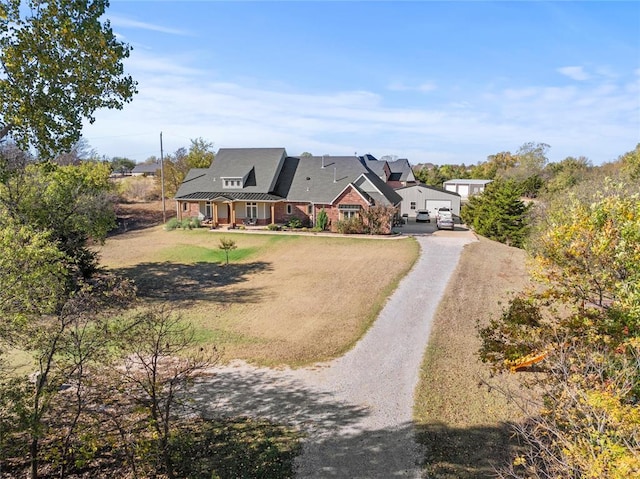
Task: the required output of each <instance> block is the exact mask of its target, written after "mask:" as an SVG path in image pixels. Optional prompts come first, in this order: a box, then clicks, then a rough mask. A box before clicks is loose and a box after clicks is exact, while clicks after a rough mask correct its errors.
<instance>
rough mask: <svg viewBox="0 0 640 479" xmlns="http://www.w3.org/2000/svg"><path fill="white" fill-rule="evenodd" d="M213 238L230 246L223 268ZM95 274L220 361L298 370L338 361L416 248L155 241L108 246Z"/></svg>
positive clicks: (155, 233)
mask: <svg viewBox="0 0 640 479" xmlns="http://www.w3.org/2000/svg"><path fill="white" fill-rule="evenodd" d="M221 238H229V239H232V240H234V241H235V242H236V246H237V248H236V249H235V250H233V251H231V252H230V264H229V265H228V266H225V265H224V263H225V259H224V256H225V253H224V251H222V250H220V248H219V244H220V239H221ZM98 252H99V254H100V257H101V264H102V265H104V266H106V267H107V268H109V269H111V270H114V271H116V272H118V273H120V274H123V275H126V276H128V277H131V278H133V279H134V280H135V281H136V284H137V285H138V288H139V295H140V297H141V298H142V299H144V300H147V301H167V302H171V304H172V305H174V307H175V308H176V310H179V311H180V312H181V313H182V314H183V316H184V318H185V319H188V320H190V321H191V322H192V323H193V324H194V325H195V326H196V329H197V334H198V338H199V339H200V340H201V341H203V342H210V343H215V344H216V345H218V346H219V347H220V348H221V349H222V351H223V357H224V359H236V358H237V359H244V360H247V361H249V362H252V363H256V364H262V365H271V366H273V365H280V364H286V365H290V366H301V365H305V364H309V363H313V362H316V361H322V360H327V359H330V358H333V357H336V356H339V355H340V354H342V353H344V352H345V351H347V350H348V349H349V348H350V347H352V346H353V344H355V342H356V341H357V339H358V338H359V337H361V336H362V334H363V332H364V331H366V329H367V328H368V327H369V326H370V325H371V323H372V322H373V320H374V319H375V318H376V316H377V314H378V312H379V311H380V309H381V308H382V306H383V304H384V302H385V300H386V298H387V297H388V296H389V294H390V293H391V292H392V291H393V290H394V289H395V287H396V286H397V284H398V281H399V280H400V279H401V278H402V277H403V276H404V275H405V274H406V273H407V271H408V270H409V269H410V268H411V266H412V265H413V264H414V262H415V260H416V259H417V256H418V253H419V246H418V244H417V242H416V241H415V240H413V239H411V238H404V239H384V240H382V239H361V238H357V239H356V238H339V237H324V236H311V235H309V236H294V235H285V234H269V235H264V234H236V233H229V232H227V233H224V232H211V231H209V230H205V229H200V230H192V231H183V230H176V231H164V230H163V229H162V228H161V227H156V228H152V229H145V230H140V231H132V232H129V233H126V234H124V235H117V236H114V237H112V238H109V239H108V240H107V242H106V244H105V245H104V246H102V247H100V248H99V249H98Z"/></svg>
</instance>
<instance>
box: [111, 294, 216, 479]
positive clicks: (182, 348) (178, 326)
mask: <svg viewBox="0 0 640 479" xmlns="http://www.w3.org/2000/svg"><path fill="white" fill-rule="evenodd" d="M194 338H195V336H194V329H193V327H192V326H191V325H190V324H188V323H186V322H184V321H183V320H182V319H181V317H180V316H179V315H177V314H174V313H173V312H172V311H171V310H170V309H169V308H167V307H166V306H158V307H153V308H149V309H146V310H144V311H142V312H139V313H137V314H136V315H135V316H134V317H133V318H132V325H131V327H130V328H128V329H127V332H126V335H125V344H124V349H123V351H124V352H125V354H126V356H125V358H124V368H123V369H118V370H117V371H116V376H118V378H119V379H118V384H119V385H120V388H121V389H120V390H121V391H123V396H122V397H121V402H124V403H125V404H126V403H127V402H128V403H130V404H131V406H132V408H133V409H132V410H135V411H137V412H141V413H142V414H143V417H144V419H143V424H144V425H145V426H146V427H147V428H148V430H149V431H151V434H152V435H151V438H152V440H151V443H150V445H149V446H150V447H149V450H148V452H147V456H148V457H149V459H150V462H151V463H152V469H153V470H155V471H156V472H164V473H165V474H166V475H167V477H169V478H172V477H176V475H175V472H174V466H173V464H174V459H173V454H172V452H171V448H170V447H171V438H172V436H174V435H175V427H174V420H175V414H176V409H177V408H178V407H179V406H180V405H184V403H185V401H186V400H187V397H188V396H186V394H185V393H186V391H187V390H188V388H189V386H190V385H191V383H192V382H193V380H194V378H195V377H196V376H197V375H199V374H201V373H202V371H203V370H204V369H205V368H208V367H211V366H212V365H213V364H214V363H215V362H216V361H217V359H218V354H217V352H216V351H215V349H212V350H209V349H206V350H205V349H204V348H199V350H195V352H194V346H195V339H194ZM121 407H122V406H121ZM125 408H126V406H125ZM137 427H141V425H138V426H137ZM130 434H131V435H132V436H134V437H135V436H136V433H135V430H133V431H130Z"/></svg>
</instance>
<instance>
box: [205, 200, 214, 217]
mask: <svg viewBox="0 0 640 479" xmlns="http://www.w3.org/2000/svg"><path fill="white" fill-rule="evenodd" d="M204 215H205V216H206V217H207V218H211V217H212V216H213V215H212V212H211V201H207V202H206V203H205V204H204Z"/></svg>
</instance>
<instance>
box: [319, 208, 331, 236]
mask: <svg viewBox="0 0 640 479" xmlns="http://www.w3.org/2000/svg"><path fill="white" fill-rule="evenodd" d="M327 226H329V215H327V212H326V211H325V209H324V208H322V209H321V210H320V212H319V213H318V217H317V218H316V227H317V228H318V229H319V230H320V231H324V230H326V229H327Z"/></svg>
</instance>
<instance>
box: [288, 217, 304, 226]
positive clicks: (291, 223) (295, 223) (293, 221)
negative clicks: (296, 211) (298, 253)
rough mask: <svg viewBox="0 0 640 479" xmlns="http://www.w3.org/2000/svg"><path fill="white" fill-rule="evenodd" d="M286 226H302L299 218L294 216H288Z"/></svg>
mask: <svg viewBox="0 0 640 479" xmlns="http://www.w3.org/2000/svg"><path fill="white" fill-rule="evenodd" d="M287 226H288V227H289V228H294V229H297V228H302V221H301V220H300V218H296V217H295V216H294V217H293V218H290V219H289V221H288V222H287Z"/></svg>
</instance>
